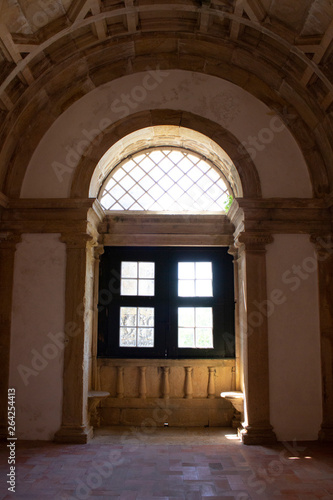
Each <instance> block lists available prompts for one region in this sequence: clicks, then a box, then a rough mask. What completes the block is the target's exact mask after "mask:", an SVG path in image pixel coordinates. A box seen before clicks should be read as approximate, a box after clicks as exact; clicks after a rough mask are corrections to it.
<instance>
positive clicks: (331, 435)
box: [318, 427, 333, 443]
mask: <svg viewBox="0 0 333 500" xmlns="http://www.w3.org/2000/svg"><path fill="white" fill-rule="evenodd" d="M318 439H319V441H321V442H323V443H332V442H333V427H322V428H321V429H320V431H319V434H318Z"/></svg>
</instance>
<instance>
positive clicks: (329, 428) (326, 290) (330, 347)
mask: <svg viewBox="0 0 333 500" xmlns="http://www.w3.org/2000/svg"><path fill="white" fill-rule="evenodd" d="M311 241H312V242H313V243H314V245H315V248H316V252H317V259H318V285H319V317H320V345H321V369H322V391H323V403H322V404H323V422H322V424H321V428H320V431H319V439H320V440H321V441H331V442H332V441H333V238H332V235H331V234H329V235H324V236H319V235H312V236H311Z"/></svg>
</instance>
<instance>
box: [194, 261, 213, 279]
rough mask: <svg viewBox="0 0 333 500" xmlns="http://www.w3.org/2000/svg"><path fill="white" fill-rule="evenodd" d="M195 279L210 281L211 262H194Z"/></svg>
mask: <svg viewBox="0 0 333 500" xmlns="http://www.w3.org/2000/svg"><path fill="white" fill-rule="evenodd" d="M195 277H196V278H197V279H206V280H208V279H212V263H211V262H196V263H195Z"/></svg>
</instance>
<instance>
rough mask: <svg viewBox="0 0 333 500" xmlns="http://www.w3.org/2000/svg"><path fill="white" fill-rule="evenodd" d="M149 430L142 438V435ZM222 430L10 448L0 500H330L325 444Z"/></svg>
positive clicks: (332, 456) (332, 468) (106, 433)
mask: <svg viewBox="0 0 333 500" xmlns="http://www.w3.org/2000/svg"><path fill="white" fill-rule="evenodd" d="M148 430H149V433H148ZM232 432H233V431H231V430H226V429H202V430H198V429H194V430H190V429H171V428H161V429H158V430H157V429H145V430H144V431H143V430H142V429H141V430H139V429H134V428H118V429H108V430H103V431H100V432H99V433H98V434H97V436H96V437H95V438H94V440H93V441H91V442H90V443H89V444H87V445H59V444H54V443H41V442H39V443H28V442H22V443H18V445H17V449H16V458H17V463H16V466H17V468H16V492H15V494H14V493H9V492H8V491H7V486H8V485H6V480H7V479H8V478H6V474H7V473H8V467H9V466H8V464H7V463H6V462H7V457H8V450H7V449H6V447H5V446H4V445H3V443H2V446H1V454H0V457H1V460H2V461H1V469H0V470H1V479H0V481H1V482H0V488H1V490H0V491H1V494H0V499H1V500H3V499H6V500H7V499H15V500H16V499H26V500H30V499H31V500H41V499H43V500H44V499H48V498H53V499H55V500H65V499H70V500H73V499H78V500H81V499H82V500H84V499H99V500H102V499H118V500H152V499H156V500H167V499H170V500H180V499H181V500H200V499H207V500H217V499H221V500H250V499H252V500H255V499H261V500H266V499H267V500H279V499H281V500H315V499H321V500H333V446H332V445H320V444H319V443H315V442H311V443H310V442H306V443H284V444H283V443H280V444H279V445H276V446H271V447H263V446H244V445H243V444H241V443H240V442H239V441H238V440H237V439H235V438H236V436H235V435H232Z"/></svg>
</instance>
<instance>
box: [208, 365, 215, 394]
mask: <svg viewBox="0 0 333 500" xmlns="http://www.w3.org/2000/svg"><path fill="white" fill-rule="evenodd" d="M208 370H209V375H208V396H207V397H208V398H209V399H214V398H215V372H216V370H215V368H214V366H209V367H208Z"/></svg>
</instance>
